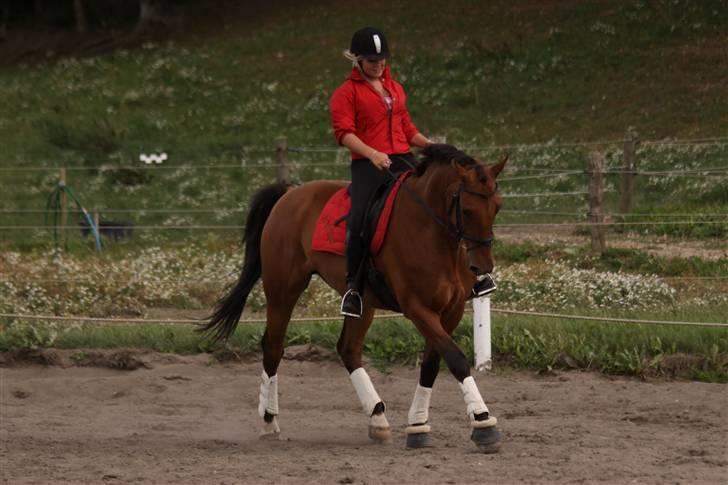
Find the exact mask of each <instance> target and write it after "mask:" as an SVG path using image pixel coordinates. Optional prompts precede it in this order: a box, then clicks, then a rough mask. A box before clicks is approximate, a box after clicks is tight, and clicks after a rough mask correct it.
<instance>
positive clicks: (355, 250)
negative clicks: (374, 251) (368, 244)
mask: <svg viewBox="0 0 728 485" xmlns="http://www.w3.org/2000/svg"><path fill="white" fill-rule="evenodd" d="M357 232H358V231H357ZM363 253H364V251H363V248H362V238H361V236H360V235H359V234H356V235H354V234H352V232H351V231H350V230H349V229H348V228H347V231H346V288H347V290H346V293H344V296H343V298H342V299H341V310H340V313H341V314H342V315H344V316H348V317H354V318H361V314H362V311H363V310H364V308H363V307H364V305H363V303H362V298H361V292H362V290H363V288H362V286H363V285H362V284H361V273H362V271H361V263H362V256H363Z"/></svg>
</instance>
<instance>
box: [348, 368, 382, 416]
mask: <svg viewBox="0 0 728 485" xmlns="http://www.w3.org/2000/svg"><path fill="white" fill-rule="evenodd" d="M349 377H350V378H351V383H352V384H353V385H354V389H355V390H356V395H357V396H359V401H360V402H361V406H362V409H364V413H366V415H367V416H371V415H372V412H373V411H374V406H376V405H377V403H378V402H379V401H381V399H380V398H379V394H377V391H375V390H374V384H372V380H371V379H370V378H369V374H367V371H365V370H364V368H363V367H359V368H358V369H356V370H355V371H354V372H352V373H351V374H350V375H349Z"/></svg>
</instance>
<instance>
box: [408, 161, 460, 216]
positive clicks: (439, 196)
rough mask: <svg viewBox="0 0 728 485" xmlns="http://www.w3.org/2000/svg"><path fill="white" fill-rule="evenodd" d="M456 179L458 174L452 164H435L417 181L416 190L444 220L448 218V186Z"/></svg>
mask: <svg viewBox="0 0 728 485" xmlns="http://www.w3.org/2000/svg"><path fill="white" fill-rule="evenodd" d="M456 181H457V174H456V172H455V170H454V169H453V168H452V167H451V166H450V165H434V166H431V167H428V169H427V170H426V171H425V173H424V174H422V176H421V177H419V178H418V179H417V181H416V183H415V186H416V187H415V192H417V193H418V195H419V196H420V197H421V198H422V200H423V201H424V202H425V203H426V204H427V205H428V206H429V207H430V208H431V209H432V210H433V211H434V212H435V213H436V214H437V215H438V217H440V218H441V219H442V221H443V222H446V221H447V218H448V213H447V212H448V196H447V188H448V187H449V186H450V185H452V184H453V183H455V182H456Z"/></svg>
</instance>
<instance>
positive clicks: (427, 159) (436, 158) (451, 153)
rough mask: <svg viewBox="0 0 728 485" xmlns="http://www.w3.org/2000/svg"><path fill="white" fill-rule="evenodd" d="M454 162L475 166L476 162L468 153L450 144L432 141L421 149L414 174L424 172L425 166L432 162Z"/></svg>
mask: <svg viewBox="0 0 728 485" xmlns="http://www.w3.org/2000/svg"><path fill="white" fill-rule="evenodd" d="M452 162H455V163H457V164H458V165H461V166H463V167H473V166H477V165H478V162H477V161H475V159H474V158H473V157H471V156H470V155H466V154H465V153H463V152H461V151H460V150H458V149H457V148H455V147H454V146H452V145H446V144H444V143H433V144H432V145H430V146H428V147H426V148H425V149H424V150H422V155H421V159H420V163H419V165H417V171H416V174H417V175H418V176H420V175H422V174H423V173H425V170H427V167H429V166H430V165H433V164H439V165H449V164H450V163H452Z"/></svg>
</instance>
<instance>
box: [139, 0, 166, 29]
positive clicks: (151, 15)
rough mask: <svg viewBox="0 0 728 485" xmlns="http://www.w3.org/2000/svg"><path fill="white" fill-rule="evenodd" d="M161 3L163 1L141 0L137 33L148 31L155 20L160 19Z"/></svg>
mask: <svg viewBox="0 0 728 485" xmlns="http://www.w3.org/2000/svg"><path fill="white" fill-rule="evenodd" d="M161 3H162V2H161V0H139V22H138V23H137V31H140V30H144V29H146V28H147V27H148V26H149V24H150V23H151V22H152V21H153V20H155V19H157V18H158V16H159V7H160V5H161Z"/></svg>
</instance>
